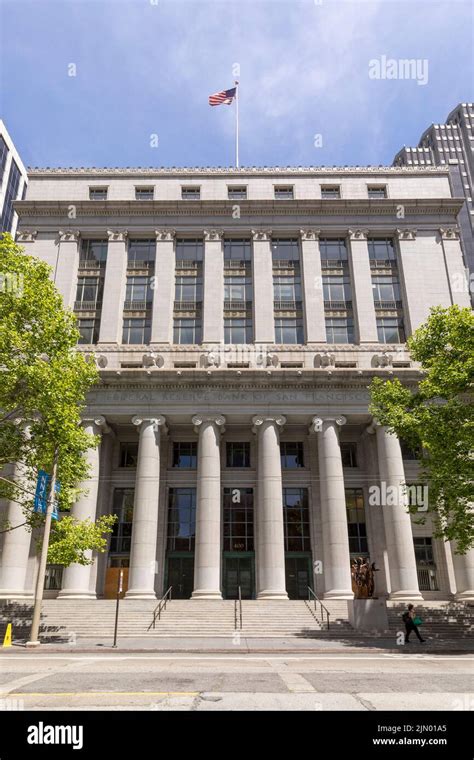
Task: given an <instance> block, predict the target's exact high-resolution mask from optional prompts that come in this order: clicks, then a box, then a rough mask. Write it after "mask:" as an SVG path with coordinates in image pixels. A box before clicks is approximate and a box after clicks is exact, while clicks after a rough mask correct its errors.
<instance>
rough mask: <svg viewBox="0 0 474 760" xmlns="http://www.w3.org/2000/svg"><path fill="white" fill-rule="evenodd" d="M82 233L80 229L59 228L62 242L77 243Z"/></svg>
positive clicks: (59, 236)
mask: <svg viewBox="0 0 474 760" xmlns="http://www.w3.org/2000/svg"><path fill="white" fill-rule="evenodd" d="M80 235H81V233H80V232H79V230H58V238H59V242H60V243H77V241H78V240H79V237H80Z"/></svg>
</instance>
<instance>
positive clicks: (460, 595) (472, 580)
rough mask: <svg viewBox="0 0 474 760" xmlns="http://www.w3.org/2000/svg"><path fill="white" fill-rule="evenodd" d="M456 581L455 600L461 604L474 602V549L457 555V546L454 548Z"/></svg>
mask: <svg viewBox="0 0 474 760" xmlns="http://www.w3.org/2000/svg"><path fill="white" fill-rule="evenodd" d="M451 556H452V558H453V567H454V579H455V582H456V595H455V597H454V598H455V599H456V601H459V602H473V601H474V549H469V551H468V552H466V554H456V546H455V545H453V546H452V555H451Z"/></svg>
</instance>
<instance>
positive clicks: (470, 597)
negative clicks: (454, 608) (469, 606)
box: [454, 589, 474, 602]
mask: <svg viewBox="0 0 474 760" xmlns="http://www.w3.org/2000/svg"><path fill="white" fill-rule="evenodd" d="M454 601H455V602H474V589H473V590H471V589H467V590H466V591H460V592H459V594H455V595H454Z"/></svg>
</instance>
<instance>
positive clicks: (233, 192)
mask: <svg viewBox="0 0 474 760" xmlns="http://www.w3.org/2000/svg"><path fill="white" fill-rule="evenodd" d="M227 197H228V199H229V200H230V201H245V200H247V188H246V187H244V186H242V187H237V186H235V185H234V186H232V187H230V186H229V187H228V188H227Z"/></svg>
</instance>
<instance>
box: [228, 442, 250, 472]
mask: <svg viewBox="0 0 474 760" xmlns="http://www.w3.org/2000/svg"><path fill="white" fill-rule="evenodd" d="M226 467H250V443H248V442H247V441H242V442H240V441H239V442H237V441H228V442H227V443H226Z"/></svg>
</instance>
